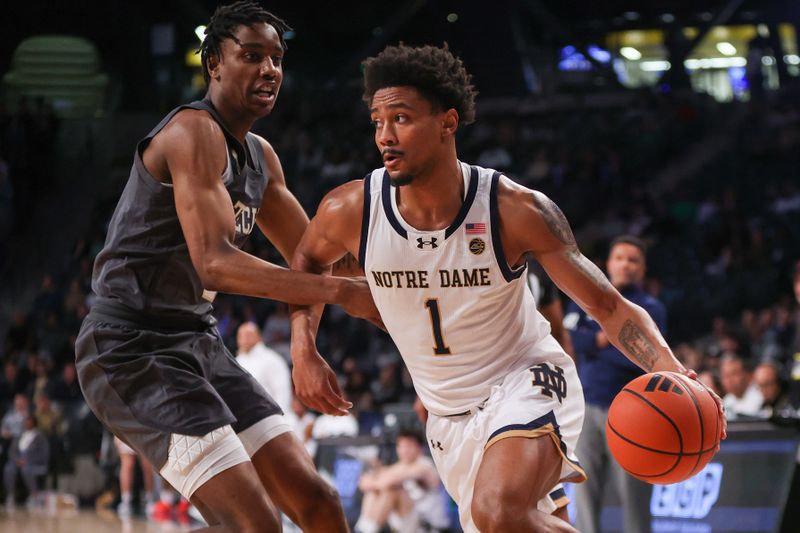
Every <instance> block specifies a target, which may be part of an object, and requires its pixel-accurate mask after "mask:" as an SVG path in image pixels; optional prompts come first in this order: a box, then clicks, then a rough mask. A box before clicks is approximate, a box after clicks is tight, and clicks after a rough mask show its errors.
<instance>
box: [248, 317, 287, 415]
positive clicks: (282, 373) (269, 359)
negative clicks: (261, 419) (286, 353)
mask: <svg viewBox="0 0 800 533" xmlns="http://www.w3.org/2000/svg"><path fill="white" fill-rule="evenodd" d="M236 345H237V347H238V352H237V354H236V361H237V362H238V363H239V364H240V365H241V366H242V368H244V369H245V370H247V371H248V372H249V373H250V374H251V375H252V376H253V377H254V378H256V381H258V382H259V383H260V384H261V385H262V386H263V387H264V389H266V391H267V392H268V393H269V395H270V396H272V399H273V400H275V402H276V403H277V404H278V405H279V406H280V408H281V409H282V410H283V413H284V414H287V413H291V412H292V375H291V373H290V372H289V365H287V364H286V360H284V358H283V357H282V356H281V355H280V354H279V353H278V352H276V351H275V350H272V349H271V348H268V347H267V346H266V345H265V344H264V342H263V341H262V340H261V334H260V333H259V331H258V326H256V325H255V324H254V323H253V322H245V323H244V324H242V325H241V326H239V330H238V331H237V332H236Z"/></svg>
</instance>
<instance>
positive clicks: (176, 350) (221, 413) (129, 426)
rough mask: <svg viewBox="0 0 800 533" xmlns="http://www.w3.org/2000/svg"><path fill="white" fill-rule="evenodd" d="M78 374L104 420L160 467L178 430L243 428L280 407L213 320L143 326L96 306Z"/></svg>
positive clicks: (84, 329) (80, 346)
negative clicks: (174, 327)
mask: <svg viewBox="0 0 800 533" xmlns="http://www.w3.org/2000/svg"><path fill="white" fill-rule="evenodd" d="M75 353H76V368H77V370H78V379H79V382H80V386H81V389H82V390H83V394H84V397H85V398H86V402H87V404H88V405H89V407H90V408H91V410H92V411H93V412H94V414H95V415H96V416H97V417H98V418H99V419H100V421H101V422H102V423H103V424H104V425H105V426H106V427H107V428H108V429H109V430H110V431H111V432H112V433H114V434H115V435H117V436H118V437H120V438H121V439H122V440H123V441H124V442H125V443H126V444H128V445H129V446H130V447H131V448H133V449H134V450H136V451H137V452H138V453H141V454H142V455H143V456H144V457H145V458H146V459H147V460H148V461H150V463H151V464H152V465H153V466H154V467H155V468H156V470H161V468H162V467H163V466H164V465H165V463H166V462H167V459H168V454H169V449H170V437H171V435H172V434H173V433H174V434H180V435H189V436H196V437H201V436H204V435H207V434H209V433H210V432H212V431H213V430H215V429H218V428H221V427H223V426H227V425H230V426H231V427H232V429H233V431H234V432H236V433H240V432H242V431H244V430H245V429H247V428H249V427H250V426H252V425H253V424H255V423H257V422H259V421H261V420H263V419H264V418H266V417H269V416H272V415H277V414H282V412H281V409H280V407H278V405H277V404H276V403H275V401H273V399H272V398H271V397H270V396H269V395H268V394H267V392H266V391H265V390H264V388H263V387H262V386H261V385H259V384H258V382H257V381H256V380H255V379H254V378H253V377H252V376H251V375H250V374H248V373H247V371H245V370H244V369H243V368H242V367H240V366H239V364H238V363H236V361H235V359H234V357H233V356H232V355H231V353H230V352H229V351H228V349H227V348H226V347H225V345H224V343H223V342H222V339H221V337H220V334H219V331H218V330H217V329H216V328H214V327H207V328H197V329H195V330H189V331H185V330H179V331H169V330H158V331H156V330H153V329H139V328H137V327H134V326H133V325H132V324H130V323H124V322H122V323H121V322H116V321H108V320H106V319H105V318H104V317H102V316H98V315H93V314H92V313H90V314H89V316H88V317H87V318H86V319H85V320H84V322H83V325H82V326H81V330H80V333H79V334H78V338H77V341H76V343H75Z"/></svg>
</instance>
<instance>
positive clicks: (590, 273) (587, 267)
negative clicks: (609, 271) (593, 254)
mask: <svg viewBox="0 0 800 533" xmlns="http://www.w3.org/2000/svg"><path fill="white" fill-rule="evenodd" d="M567 254H568V255H569V260H570V261H571V262H572V263H573V264H574V265H575V266H576V267H578V268H579V269H580V270H581V272H583V273H584V274H586V277H588V278H589V279H591V280H592V281H594V282H595V284H596V285H597V286H598V287H600V288H601V289H603V290H611V283H610V282H609V281H608V278H606V276H605V274H603V271H602V270H600V269H599V268H597V265H595V264H594V263H592V262H591V261H590V260H589V258H588V257H586V256H585V255H583V254H582V253H581V252H580V250H578V248H577V247H575V248H573V249H572V250H570V251H569V252H567Z"/></svg>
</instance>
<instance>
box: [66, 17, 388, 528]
mask: <svg viewBox="0 0 800 533" xmlns="http://www.w3.org/2000/svg"><path fill="white" fill-rule="evenodd" d="M287 30H288V26H287V25H286V24H285V23H284V22H283V21H282V20H281V19H279V18H277V17H275V16H274V15H272V14H270V13H268V12H267V11H264V10H263V9H262V8H261V7H260V6H258V5H257V4H255V3H252V2H237V3H235V4H232V5H229V6H224V7H220V8H219V9H217V11H216V12H215V14H214V16H213V17H212V18H211V21H210V23H209V25H208V28H207V30H206V38H205V40H204V41H203V44H202V46H201V52H202V63H203V67H204V75H205V77H206V81H207V84H208V93H207V94H206V98H205V99H204V100H202V101H198V102H193V103H191V104H188V105H185V106H181V107H179V108H177V109H175V110H174V111H172V112H171V113H169V114H168V115H167V116H166V117H165V118H164V119H163V120H162V121H161V123H160V124H158V125H157V126H156V127H155V128H154V129H153V131H151V132H150V134H148V135H147V136H146V137H145V138H144V139H143V140H142V141H141V142H140V143H139V144H138V146H137V149H136V153H135V154H134V164H133V168H132V170H131V175H130V178H129V180H128V183H127V185H126V187H125V190H124V192H123V193H122V197H121V199H120V201H119V204H118V205H117V208H116V210H115V212H114V215H113V218H112V220H111V224H110V227H109V231H108V236H107V238H106V243H105V247H104V249H103V250H102V252H100V254H99V255H98V257H97V260H96V263H95V270H94V276H93V283H92V284H93V289H94V291H95V292H96V294H97V296H98V298H97V303H96V304H95V305H94V306H93V308H92V310H91V312H90V313H89V315H88V316H87V318H86V320H85V322H84V324H83V326H82V328H81V331H80V334H79V337H78V340H77V343H76V356H77V368H78V372H79V377H80V384H81V387H82V389H83V392H84V395H85V397H86V400H87V402H88V404H89V406H90V407H91V408H92V410H93V411H94V412H95V414H96V415H97V416H98V417H99V418H100V420H101V421H102V422H103V423H104V424H105V425H106V426H107V427H108V428H109V429H110V430H111V431H112V432H113V433H114V434H116V435H117V436H118V437H120V438H121V439H122V440H123V441H124V442H125V443H126V444H128V445H129V446H130V447H131V448H133V449H134V450H136V451H137V452H138V453H140V454H142V455H143V456H144V457H146V458H147V459H148V461H149V462H150V463H151V464H152V465H153V466H154V467H156V469H157V470H159V472H160V473H161V475H162V476H163V477H164V478H165V479H166V480H167V481H169V483H170V484H171V485H172V486H174V487H175V488H176V489H177V490H179V491H180V492H181V494H183V496H185V497H187V498H189V499H190V500H191V501H192V503H194V504H195V505H196V506H197V507H198V509H200V511H201V512H202V514H203V516H204V517H205V518H206V520H207V521H208V523H209V524H210V526H211V527H209V528H208V531H237V532H243V531H279V530H280V523H279V520H278V515H277V512H276V509H275V507H274V504H273V502H274V503H276V504H277V505H278V506H279V507H280V508H281V509H282V510H283V511H284V512H285V513H286V514H288V515H289V517H291V518H292V520H294V521H295V522H296V523H297V524H299V525H300V526H301V527H302V528H303V530H304V531H325V532H331V531H346V529H347V526H346V524H345V520H344V514H343V512H342V508H341V504H340V503H339V500H338V497H337V494H336V492H335V490H333V489H332V488H331V487H330V486H329V485H328V484H327V483H325V482H324V481H323V480H322V479H321V478H320V476H319V475H318V474H317V472H316V471H315V469H314V465H313V463H312V460H311V458H310V457H309V455H308V454H307V453H306V451H305V449H304V448H303V446H302V445H301V444H300V442H299V441H298V440H297V438H296V437H294V436H293V433H292V432H291V431H290V427H289V425H288V424H287V423H286V422H285V421H284V420H283V416H282V414H281V410H280V408H279V407H278V406H277V405H276V404H275V402H274V401H273V400H272V398H270V397H269V396H268V395H267V393H266V392H265V391H264V389H263V387H261V386H260V385H259V384H258V383H257V382H256V381H255V380H254V379H253V378H252V377H251V376H250V375H249V374H248V373H247V372H246V371H244V370H243V369H242V368H241V367H240V366H239V365H238V364H237V363H236V362H235V360H234V358H233V356H232V355H231V354H230V353H229V352H228V350H227V349H226V348H225V346H224V345H223V343H222V340H221V339H220V335H219V332H218V331H217V329H216V328H215V319H214V318H213V316H212V314H211V313H212V305H211V300H212V299H213V293H212V292H211V291H224V292H228V293H235V294H244V295H250V296H256V297H265V298H273V299H276V300H281V301H285V302H291V303H295V304H311V303H318V302H329V303H337V304H340V305H342V306H343V307H344V308H345V309H346V310H347V311H348V312H349V313H350V314H352V315H355V316H360V317H364V318H372V319H374V318H377V317H378V315H377V311H376V309H375V307H374V304H373V303H372V299H371V297H370V296H369V289H368V287H367V285H366V283H363V282H359V281H356V280H352V279H347V278H335V277H330V276H318V275H311V274H307V273H300V272H291V271H289V270H287V269H284V268H280V267H278V266H276V265H273V264H270V263H267V262H265V261H262V260H260V259H258V258H256V257H254V256H251V255H249V254H247V253H245V252H242V251H241V250H240V249H239V247H240V246H241V245H242V244H243V243H244V241H245V239H246V238H247V235H248V234H249V233H250V232H251V230H252V229H253V227H254V226H255V225H258V226H259V228H260V229H261V231H263V232H264V234H265V235H266V236H267V238H269V240H270V241H271V242H272V243H273V244H274V245H275V246H276V248H277V249H278V250H279V251H280V252H281V254H282V255H283V257H284V258H286V260H287V261H288V260H289V259H290V258H291V257H292V254H293V253H294V249H295V247H296V245H297V243H298V241H299V239H300V237H301V235H302V234H303V231H304V229H305V227H306V225H307V224H308V219H307V217H306V215H305V213H304V211H303V209H302V208H301V207H300V205H299V203H298V202H297V200H296V199H295V198H294V196H293V195H292V194H291V193H290V192H289V190H288V189H287V187H286V183H285V179H284V176H283V172H282V170H281V165H280V162H279V160H278V157H277V155H276V154H275V151H274V150H273V149H272V147H271V146H270V145H269V144H268V143H267V142H266V141H265V140H264V139H262V138H260V137H258V136H256V135H253V134H251V133H249V130H250V128H251V127H252V125H253V123H254V122H255V121H256V120H257V119H259V118H261V117H263V116H265V115H267V114H269V113H270V111H271V110H272V108H273V106H274V104H275V99H276V98H277V96H278V91H279V89H280V86H281V81H282V78H283V71H282V59H283V55H284V51H285V49H286V46H285V43H284V39H283V35H284V32H285V31H287Z"/></svg>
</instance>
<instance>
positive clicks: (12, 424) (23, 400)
mask: <svg viewBox="0 0 800 533" xmlns="http://www.w3.org/2000/svg"><path fill="white" fill-rule="evenodd" d="M30 409H31V407H30V402H29V401H28V397H27V396H25V395H24V394H22V393H17V394H16V395H15V396H14V405H13V407H11V409H10V410H9V411H8V412H7V413H6V415H5V416H4V417H3V421H2V423H0V436H2V438H3V439H4V440H12V439H15V438H17V437H19V436H20V435H21V434H22V431H23V428H24V424H25V417H27V416H28V415H29V414H30Z"/></svg>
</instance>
